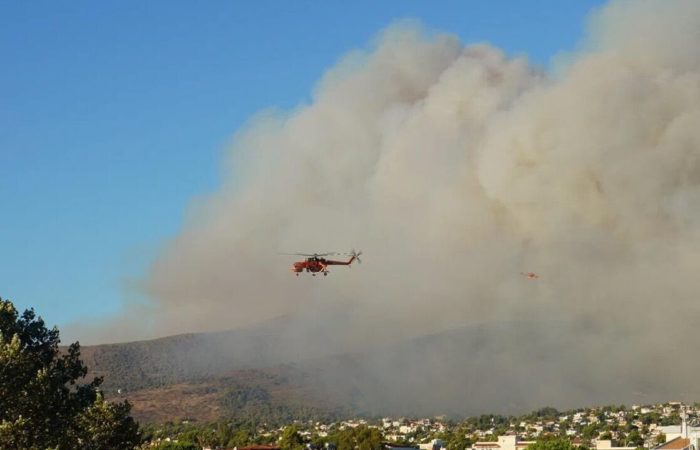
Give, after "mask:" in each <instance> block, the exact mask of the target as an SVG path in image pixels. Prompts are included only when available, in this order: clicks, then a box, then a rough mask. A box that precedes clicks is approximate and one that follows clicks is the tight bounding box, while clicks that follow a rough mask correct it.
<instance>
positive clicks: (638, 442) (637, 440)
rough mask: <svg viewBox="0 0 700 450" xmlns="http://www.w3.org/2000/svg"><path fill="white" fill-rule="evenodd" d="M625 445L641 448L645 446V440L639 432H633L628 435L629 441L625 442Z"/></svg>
mask: <svg viewBox="0 0 700 450" xmlns="http://www.w3.org/2000/svg"><path fill="white" fill-rule="evenodd" d="M625 444H626V445H627V446H628V447H641V446H642V445H644V438H643V437H642V435H641V434H639V431H637V430H632V431H631V432H630V433H629V434H628V435H627V441H626V442H625Z"/></svg>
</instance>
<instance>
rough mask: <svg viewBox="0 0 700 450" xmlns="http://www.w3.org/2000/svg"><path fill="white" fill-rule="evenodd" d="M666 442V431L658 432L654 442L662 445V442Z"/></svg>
mask: <svg viewBox="0 0 700 450" xmlns="http://www.w3.org/2000/svg"><path fill="white" fill-rule="evenodd" d="M665 442H666V435H665V434H664V433H659V434H657V435H656V437H655V438H654V443H655V444H658V445H661V444H663V443H665Z"/></svg>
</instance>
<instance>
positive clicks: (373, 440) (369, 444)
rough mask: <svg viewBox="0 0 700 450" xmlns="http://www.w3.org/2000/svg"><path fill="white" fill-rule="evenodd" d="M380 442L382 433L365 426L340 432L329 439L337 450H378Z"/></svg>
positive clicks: (380, 445)
mask: <svg viewBox="0 0 700 450" xmlns="http://www.w3.org/2000/svg"><path fill="white" fill-rule="evenodd" d="M382 440H383V436H382V432H381V431H379V430H378V429H376V428H369V427H368V426H367V425H359V426H357V427H355V428H346V429H344V430H340V431H338V432H337V433H336V434H334V435H333V436H332V437H331V439H330V441H331V442H335V443H336V445H337V447H338V450H380V449H381V448H382Z"/></svg>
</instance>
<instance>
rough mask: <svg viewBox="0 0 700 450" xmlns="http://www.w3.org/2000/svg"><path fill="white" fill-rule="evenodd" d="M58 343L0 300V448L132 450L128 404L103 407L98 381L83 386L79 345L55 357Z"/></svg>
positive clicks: (135, 438)
mask: <svg viewBox="0 0 700 450" xmlns="http://www.w3.org/2000/svg"><path fill="white" fill-rule="evenodd" d="M59 342H60V341H59V332H58V330H57V329H56V328H53V329H51V330H49V329H47V328H46V326H45V325H44V322H43V320H42V319H41V318H39V317H36V315H35V313H34V311H33V310H27V311H25V312H24V313H23V314H22V315H21V316H20V315H19V314H18V312H17V310H16V308H15V307H14V305H13V304H12V302H10V301H7V300H2V299H1V298H0V448H23V449H34V448H39V449H44V448H56V449H75V448H81V449H98V448H111V449H132V448H135V447H136V446H137V445H138V444H139V443H140V436H139V431H138V425H137V424H136V422H134V420H133V419H132V418H131V417H130V415H129V412H130V406H129V404H128V403H127V402H123V403H116V404H113V403H108V402H105V401H104V399H103V398H102V396H101V395H100V394H99V391H98V387H99V386H100V384H101V383H102V379H101V378H94V379H92V380H91V381H87V380H85V377H86V375H87V368H86V367H85V365H84V364H83V362H82V361H81V360H80V345H79V344H78V343H77V342H76V343H74V344H71V345H70V346H69V347H68V348H67V349H66V351H65V352H61V351H59V347H58V344H59ZM80 380H84V381H83V382H82V383H80V382H79V381H80Z"/></svg>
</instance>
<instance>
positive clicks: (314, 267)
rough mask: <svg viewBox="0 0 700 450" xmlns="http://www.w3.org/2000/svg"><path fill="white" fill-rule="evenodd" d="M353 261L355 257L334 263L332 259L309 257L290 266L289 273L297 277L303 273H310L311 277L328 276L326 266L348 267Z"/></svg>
mask: <svg viewBox="0 0 700 450" xmlns="http://www.w3.org/2000/svg"><path fill="white" fill-rule="evenodd" d="M355 259H356V257H355V256H352V257H351V258H350V259H349V260H348V261H334V260H332V259H325V258H318V257H311V258H306V260H304V261H297V262H295V263H294V264H292V267H291V271H292V272H295V273H296V275H297V276H299V274H300V273H301V272H304V271H306V272H311V273H312V274H313V275H316V274H317V273H319V272H322V273H323V275H328V266H349V265H350V264H352V262H353V261H354V260H355Z"/></svg>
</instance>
